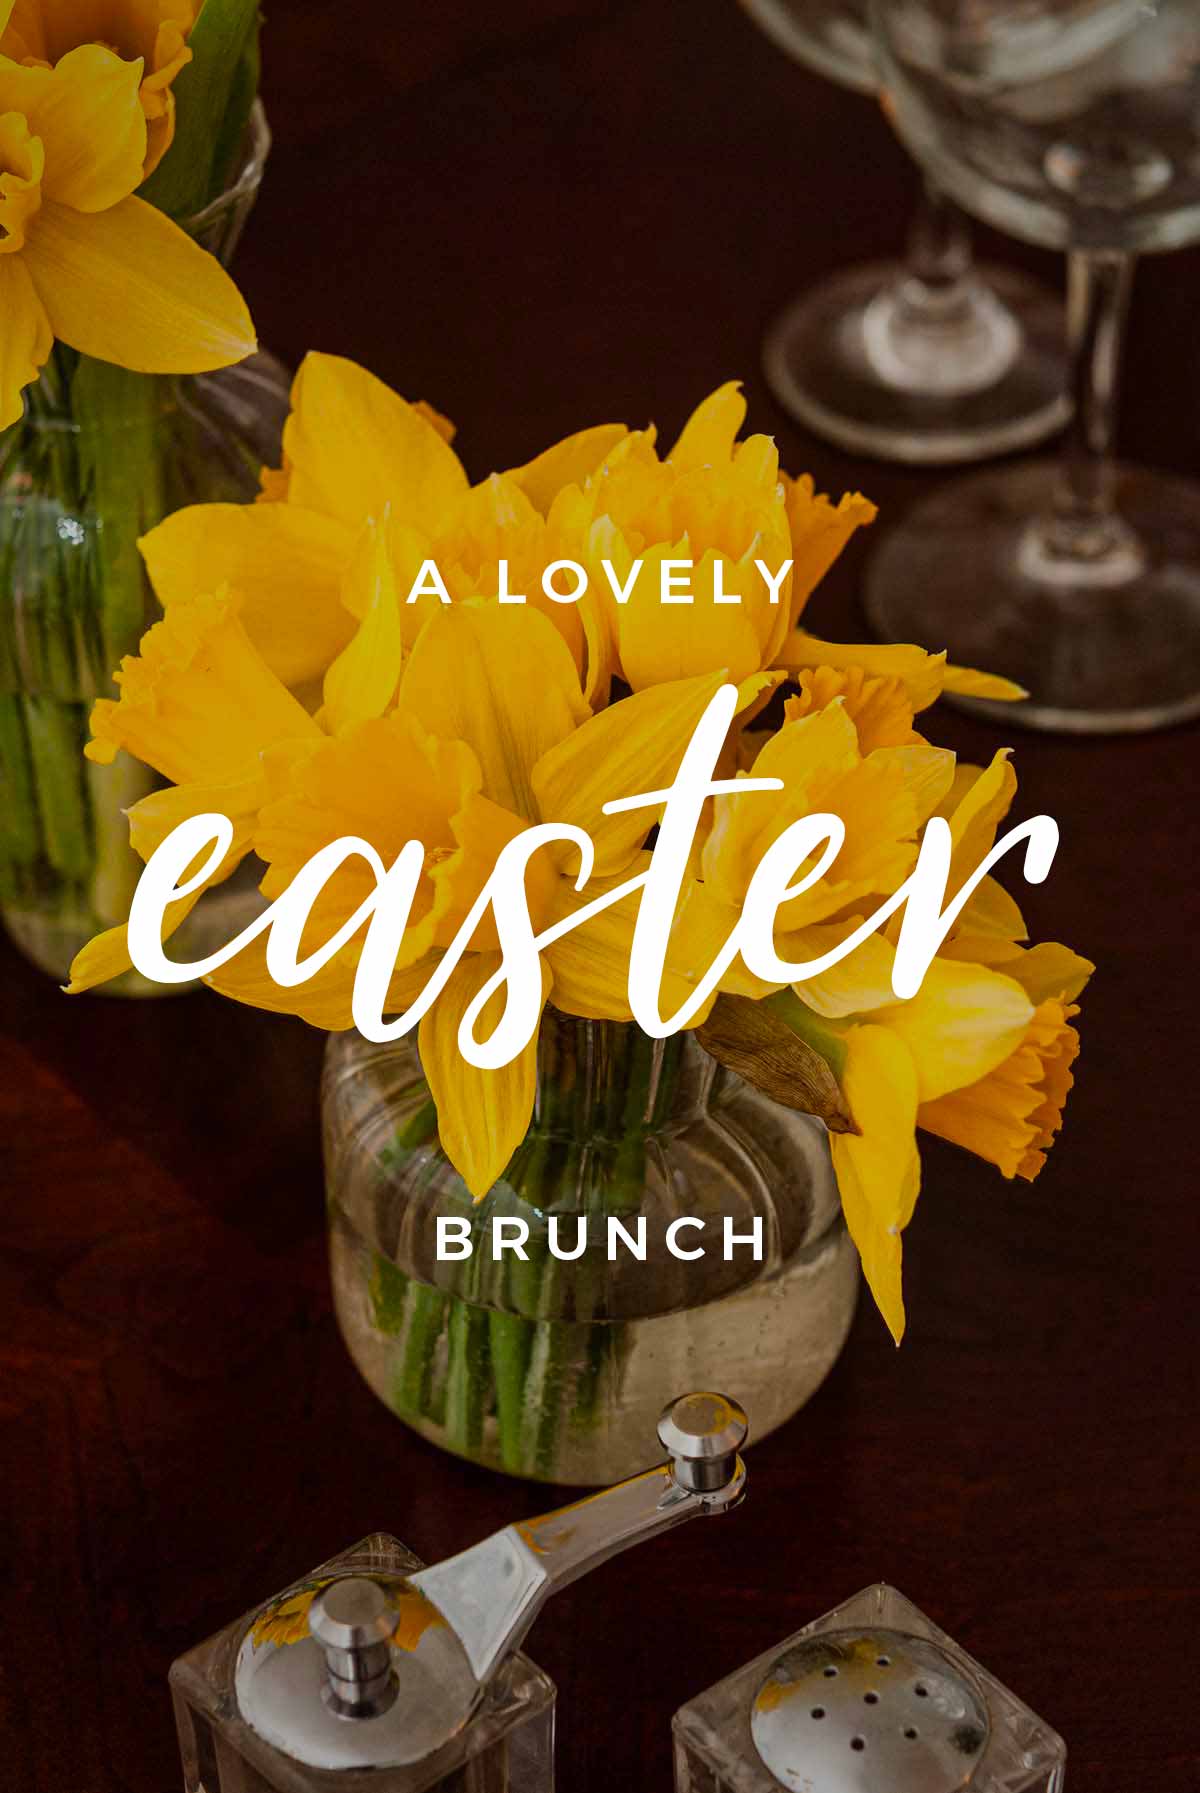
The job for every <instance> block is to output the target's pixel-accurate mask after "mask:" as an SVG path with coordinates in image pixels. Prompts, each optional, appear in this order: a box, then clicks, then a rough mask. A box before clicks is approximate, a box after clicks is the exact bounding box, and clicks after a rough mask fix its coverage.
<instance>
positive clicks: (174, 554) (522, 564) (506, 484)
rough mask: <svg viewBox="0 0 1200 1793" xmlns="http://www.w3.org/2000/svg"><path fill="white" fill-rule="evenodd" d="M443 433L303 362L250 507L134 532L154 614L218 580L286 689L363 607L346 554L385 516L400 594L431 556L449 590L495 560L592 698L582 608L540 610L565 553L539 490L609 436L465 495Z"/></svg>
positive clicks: (569, 481) (340, 637) (392, 402)
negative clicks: (241, 605) (272, 467)
mask: <svg viewBox="0 0 1200 1793" xmlns="http://www.w3.org/2000/svg"><path fill="white" fill-rule="evenodd" d="M453 434H454V431H453V426H452V425H450V424H449V423H448V422H447V420H446V419H445V418H443V417H440V416H439V414H438V413H437V412H435V411H433V410H432V409H431V407H429V406H428V405H424V404H415V405H414V404H409V403H408V402H407V401H406V400H404V399H402V398H401V397H400V396H399V394H398V393H395V392H393V391H392V390H391V388H390V387H388V386H386V385H385V384H384V383H383V381H382V380H378V379H376V378H375V376H374V375H373V374H370V373H368V372H367V371H366V370H365V369H364V368H361V367H358V366H356V365H355V363H354V362H352V361H346V360H344V359H342V358H341V357H340V356H336V355H320V354H310V355H307V356H306V357H305V359H304V362H303V364H302V365H301V368H300V371H299V372H298V374H297V375H296V379H295V382H294V384H293V387H292V403H291V411H290V414H289V417H288V421H287V425H286V428H285V430H284V439H283V465H282V467H281V468H280V469H279V470H278V471H274V472H268V473H267V474H266V475H265V476H264V489H263V494H262V500H261V501H260V502H259V503H258V504H255V505H245V506H239V505H207V504H206V505H193V506H190V507H188V508H186V509H184V510H181V511H177V512H176V513H175V515H174V516H172V517H169V518H168V519H167V520H166V522H164V523H162V524H160V525H159V526H158V528H156V529H153V530H151V532H150V533H149V535H147V536H146V537H145V538H144V540H143V542H142V550H143V553H144V555H145V559H146V565H147V569H148V571H149V574H150V578H151V581H152V583H153V585H154V589H155V591H156V593H157V595H158V598H159V601H160V602H161V603H162V605H163V606H164V608H168V609H169V608H170V606H171V604H173V603H174V602H175V601H176V600H177V599H179V598H185V599H186V598H187V597H188V596H190V595H192V594H194V593H195V591H196V590H197V588H198V587H203V586H205V585H211V584H212V583H213V582H214V581H221V580H226V581H228V582H229V583H230V584H231V585H233V586H235V587H236V588H237V589H238V590H239V591H240V592H242V593H243V594H244V597H245V602H246V609H245V619H246V627H247V629H248V631H249V633H250V636H251V639H252V640H253V641H254V642H255V644H256V645H257V646H258V647H259V649H260V651H261V652H262V654H263V656H264V658H265V659H266V660H267V662H268V664H269V665H271V666H272V667H273V668H274V670H275V671H277V672H278V673H279V676H280V677H281V678H282V679H283V680H284V682H285V683H286V684H288V685H289V686H291V687H293V688H296V687H299V686H302V685H304V684H306V683H309V682H311V681H314V680H318V679H320V678H322V677H323V676H324V673H325V671H326V669H327V668H328V666H329V663H330V661H331V660H332V659H333V658H334V657H335V656H336V655H337V654H338V653H340V652H341V651H342V649H343V648H344V647H345V646H346V644H347V642H348V641H349V639H350V637H351V634H352V633H353V630H354V624H355V618H356V617H357V618H361V616H362V614H363V610H364V607H365V598H364V596H363V592H364V587H363V585H362V584H361V582H360V581H359V580H358V578H357V575H356V572H355V565H356V560H358V559H359V558H360V557H361V556H363V555H364V554H367V553H369V551H370V550H369V548H368V546H367V545H366V544H365V543H364V532H365V531H367V530H368V529H369V527H370V526H371V525H372V524H373V525H375V526H376V527H383V526H384V519H385V516H386V519H387V521H386V539H387V548H388V553H389V556H390V558H391V561H392V568H393V575H392V576H393V578H394V580H395V582H396V584H397V586H398V587H399V588H401V589H402V590H403V592H404V593H405V594H407V592H408V591H409V590H410V589H411V587H412V584H413V581H414V579H415V578H416V576H417V574H418V572H419V569H420V567H421V565H422V563H423V562H424V561H426V560H432V561H433V562H434V563H435V565H436V566H437V567H438V569H439V571H440V572H441V573H442V574H443V575H444V577H445V579H446V582H447V587H448V590H449V591H450V592H451V593H452V595H453V596H454V598H455V599H458V600H461V599H464V598H471V597H476V596H478V597H484V598H487V597H494V596H496V595H497V586H498V581H497V563H498V561H499V559H501V558H507V559H508V560H509V561H510V562H511V563H512V587H513V589H521V590H523V591H525V592H527V593H528V595H529V601H530V605H531V607H534V608H540V609H542V610H544V611H545V613H546V614H548V615H549V616H550V618H551V620H552V621H553V623H554V625H555V627H556V628H557V629H558V630H559V632H560V634H561V635H562V636H563V639H564V641H565V642H566V643H567V646H568V647H569V648H570V650H571V653H572V658H573V659H574V661H575V664H576V669H577V672H578V674H579V677H580V682H581V686H582V687H584V688H586V690H587V692H588V694H589V696H591V695H594V694H595V693H596V691H597V690H598V688H599V686H600V682H601V679H602V677H603V675H604V672H605V669H606V664H607V663H606V660H605V657H604V655H603V653H602V652H601V643H600V640H599V634H598V625H597V623H596V621H595V616H596V610H595V606H594V604H587V605H584V606H582V607H581V609H580V611H579V612H578V613H577V612H576V609H575V607H574V606H567V605H558V604H555V603H553V602H552V601H551V600H550V599H548V598H546V597H545V596H544V595H543V594H542V592H541V585H540V581H541V574H542V572H543V570H544V569H545V567H546V566H548V565H549V564H550V563H551V562H552V561H554V560H556V559H559V558H570V557H571V556H572V551H573V538H571V539H568V538H567V537H566V536H565V535H564V533H563V531H564V529H565V527H566V521H565V518H564V516H563V513H562V512H561V511H560V512H559V513H558V514H557V515H555V516H553V517H552V516H551V512H552V509H553V505H554V500H555V498H556V497H557V495H558V493H559V492H560V491H562V490H563V489H564V488H566V487H574V486H577V484H578V482H580V481H582V480H583V479H584V478H586V476H587V475H588V474H589V473H590V472H591V471H592V469H593V468H594V467H595V466H596V465H597V463H598V462H599V461H600V460H601V459H602V458H603V456H604V454H605V453H606V452H607V451H608V450H609V449H610V448H611V447H612V446H613V444H614V442H615V441H617V440H618V439H619V438H620V437H622V436H623V435H624V434H625V432H624V430H623V429H622V428H621V427H620V426H617V425H613V426H607V425H606V426H602V427H600V428H597V429H591V430H584V431H581V432H580V433H579V434H578V435H575V436H571V437H568V438H567V439H566V440H565V441H563V442H559V443H556V444H555V445H554V446H553V447H552V448H549V449H547V450H546V451H545V453H544V454H541V455H539V456H537V457H536V459H534V460H533V461H531V462H529V463H527V464H526V465H525V466H523V467H517V468H514V469H512V470H511V471H510V472H508V473H504V474H497V475H493V476H492V477H491V478H490V479H487V480H485V481H483V483H482V484H481V485H479V486H477V487H475V488H472V487H471V484H470V481H469V480H468V477H467V474H466V472H465V470H464V468H463V466H462V463H461V462H460V461H459V459H458V456H457V455H456V454H455V452H454V450H453V448H452V447H451V446H450V443H451V439H452V437H453ZM520 581H524V583H523V584H521V583H519V582H520ZM441 608H442V606H441V603H440V601H439V600H438V598H437V597H433V598H430V599H428V600H424V599H421V600H418V601H417V602H415V603H414V604H411V605H410V604H407V603H405V604H404V605H403V606H402V608H401V612H400V618H401V625H402V630H403V638H404V642H405V645H406V646H411V645H412V643H413V641H414V640H415V639H416V636H417V634H418V633H419V632H420V629H421V628H422V627H423V626H424V624H425V623H426V622H428V621H429V619H430V617H431V616H432V615H434V614H435V613H436V612H437V611H438V610H439V609H441ZM589 640H590V641H591V642H592V643H593V646H592V651H591V656H590V660H591V672H590V676H589V673H588V671H587V669H586V667H587V660H588V649H587V643H588V641H589Z"/></svg>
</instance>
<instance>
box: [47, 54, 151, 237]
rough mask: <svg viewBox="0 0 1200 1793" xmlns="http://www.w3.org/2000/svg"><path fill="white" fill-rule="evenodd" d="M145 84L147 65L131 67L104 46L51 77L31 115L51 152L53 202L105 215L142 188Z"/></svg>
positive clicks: (72, 58)
mask: <svg viewBox="0 0 1200 1793" xmlns="http://www.w3.org/2000/svg"><path fill="white" fill-rule="evenodd" d="M141 77H142V65H141V63H140V61H138V62H123V61H122V60H121V58H120V57H119V56H117V55H114V53H113V52H112V51H111V50H108V49H105V48H103V46H102V45H100V44H83V45H81V46H80V47H79V48H78V49H76V50H70V51H68V53H67V54H66V55H65V56H64V57H62V59H61V60H60V61H59V62H58V63H57V64H56V65H55V67H54V68H53V69H52V70H51V71H50V76H49V79H48V80H47V81H46V82H45V84H44V87H43V90H42V93H41V96H40V97H39V99H38V100H37V102H36V104H35V105H34V106H33V107H31V108H30V111H29V113H28V115H27V116H28V118H29V123H30V127H31V128H32V130H33V131H34V132H35V133H36V134H37V136H39V137H40V138H41V139H42V142H43V143H44V144H45V146H46V172H45V175H44V177H43V181H42V188H43V191H44V193H45V195H46V198H47V199H51V200H56V201H57V202H58V203H59V204H60V205H65V206H70V207H72V208H73V209H74V210H75V211H77V212H103V211H107V210H108V209H109V208H110V207H111V206H115V205H116V204H117V202H118V201H119V200H122V199H125V198H126V197H127V196H128V195H129V194H130V193H132V192H133V190H134V188H135V187H137V186H139V185H140V184H141V180H142V173H143V164H144V162H145V159H146V114H145V113H144V112H143V110H142V106H141V102H140V100H139V98H138V87H139V84H140V82H141Z"/></svg>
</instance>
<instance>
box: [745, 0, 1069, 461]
mask: <svg viewBox="0 0 1200 1793" xmlns="http://www.w3.org/2000/svg"><path fill="white" fill-rule="evenodd" d="M742 4H743V6H744V7H745V10H746V11H747V12H748V13H749V15H750V16H751V17H752V18H753V19H754V20H755V21H756V23H757V24H758V25H760V26H761V27H762V29H763V31H764V32H765V33H766V34H767V36H768V37H770V38H771V39H772V41H773V42H775V43H776V44H778V45H779V46H780V48H782V49H784V50H786V51H787V52H788V53H789V54H790V55H792V56H794V57H795V58H796V59H797V60H799V61H801V62H804V63H806V64H808V65H809V66H810V67H812V68H815V69H816V70H817V71H818V72H819V73H821V74H824V75H827V76H829V77H830V78H831V79H832V80H834V81H838V82H840V83H841V84H842V85H843V86H845V87H849V88H852V89H854V90H855V91H857V92H860V93H865V94H874V93H875V92H876V91H877V89H878V77H877V73H876V59H875V52H874V48H873V43H872V37H871V29H870V21H869V17H868V0H742ZM764 357H765V363H766V371H767V376H768V379H769V380H770V382H771V386H772V389H773V390H774V392H775V394H776V396H777V397H778V398H779V399H780V400H781V402H782V403H783V404H784V405H786V406H787V408H788V409H789V410H790V411H791V412H792V413H793V414H794V415H795V416H796V417H798V418H799V419H800V421H801V422H802V423H804V424H806V425H807V426H808V427H809V428H810V429H812V430H814V431H816V433H817V434H819V435H822V436H825V437H827V438H829V439H830V440H831V441H834V442H837V443H839V444H840V445H841V446H843V447H845V448H849V449H851V450H854V451H857V452H860V453H866V454H875V455H881V456H884V457H885V458H887V459H891V460H898V461H907V462H910V463H921V462H926V463H928V462H948V461H969V460H978V459H981V458H983V457H985V456H987V455H992V454H999V453H1001V452H1003V451H1005V450H1008V449H1014V448H1022V447H1030V446H1032V445H1033V444H1034V443H1035V442H1039V441H1041V440H1043V438H1044V437H1046V436H1047V435H1049V434H1051V433H1052V432H1053V431H1054V430H1056V429H1059V428H1061V427H1062V425H1063V424H1064V423H1065V422H1066V421H1067V418H1068V415H1069V409H1070V402H1069V398H1068V397H1067V392H1066V357H1065V349H1064V346H1063V340H1062V307H1061V304H1060V302H1059V301H1058V300H1056V299H1055V298H1053V297H1052V296H1051V295H1049V294H1047V293H1044V292H1043V291H1041V289H1040V288H1038V287H1036V286H1034V285H1032V284H1031V283H1030V282H1029V281H1027V280H1025V279H1024V278H1022V277H1021V276H1019V275H1017V274H1014V273H1011V272H1008V271H1006V270H1002V269H989V270H987V272H986V273H982V272H980V271H979V270H978V269H976V268H974V267H973V265H972V262H971V244H970V237H969V233H968V228H967V225H966V222H965V220H964V219H963V217H962V215H961V214H960V212H959V211H958V209H957V208H956V207H954V206H952V205H950V204H948V203H947V202H946V201H945V200H944V199H943V198H942V196H941V194H940V193H939V192H938V191H937V190H936V189H934V188H928V189H927V190H926V193H925V195H924V198H923V201H922V204H921V207H920V209H919V211H918V214H917V217H916V219H915V220H914V223H913V226H912V230H911V233H910V237H909V247H908V255H907V259H906V261H905V262H904V263H902V264H900V263H896V264H884V265H876V266H871V267H859V268H853V269H851V270H849V271H848V272H847V273H845V274H842V275H839V276H836V277H835V278H834V279H832V280H829V281H827V282H825V283H823V284H822V285H821V286H819V287H817V288H816V289H815V290H813V291H811V292H808V293H805V294H803V295H802V296H801V297H800V298H799V299H797V300H796V302H795V303H794V304H793V305H791V306H789V308H788V309H787V310H786V311H785V312H784V313H783V315H782V316H781V317H780V318H778V319H777V320H776V322H775V324H774V325H773V326H772V328H771V330H770V331H769V333H768V336H767V340H766V343H765V346H764Z"/></svg>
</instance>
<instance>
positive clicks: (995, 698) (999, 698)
mask: <svg viewBox="0 0 1200 1793" xmlns="http://www.w3.org/2000/svg"><path fill="white" fill-rule="evenodd" d="M942 689H943V691H953V692H954V693H955V695H956V696H958V697H986V698H988V699H989V700H990V701H991V702H992V703H1017V702H1019V701H1020V699H1021V698H1023V697H1028V696H1029V693H1028V691H1026V689H1025V687H1024V685H1018V684H1017V683H1016V682H1015V680H1013V679H1003V678H1001V677H1000V675H999V674H998V673H995V672H977V671H976V670H975V668H974V667H973V666H954V665H952V664H950V663H949V662H947V665H946V672H945V682H944V683H943V685H942Z"/></svg>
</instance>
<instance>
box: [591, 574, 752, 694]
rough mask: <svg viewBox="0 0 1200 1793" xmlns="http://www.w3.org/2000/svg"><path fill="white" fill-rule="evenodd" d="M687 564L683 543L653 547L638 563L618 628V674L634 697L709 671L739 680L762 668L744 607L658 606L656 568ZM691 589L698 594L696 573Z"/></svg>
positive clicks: (699, 601) (707, 603) (704, 602)
mask: <svg viewBox="0 0 1200 1793" xmlns="http://www.w3.org/2000/svg"><path fill="white" fill-rule="evenodd" d="M689 558H691V556H690V550H689V548H688V544H687V543H686V541H684V542H677V543H675V544H674V545H673V546H672V545H669V544H659V545H657V546H656V547H654V548H651V549H648V550H647V551H646V552H645V553H644V554H643V555H642V557H641V559H642V568H641V571H640V573H639V574H638V579H637V584H636V586H635V588H634V591H633V594H632V596H631V598H630V600H629V602H628V604H627V605H626V606H625V607H624V609H623V610H622V611H621V612H620V617H619V623H618V629H619V639H620V654H621V670H622V672H623V673H624V675H625V678H626V680H627V681H628V683H629V684H630V685H632V686H633V688H634V690H635V691H641V690H644V689H647V688H649V687H651V686H653V685H661V684H666V683H668V682H669V681H671V680H673V679H688V678H694V677H696V676H698V675H699V674H701V673H704V672H708V671H709V670H710V669H711V668H712V667H714V666H720V667H724V668H725V669H726V671H727V673H728V676H729V677H730V678H731V679H734V680H740V679H744V678H748V677H749V676H750V674H751V673H755V672H757V671H758V670H759V668H760V667H761V665H762V663H763V643H762V642H761V641H760V640H759V637H758V634H757V632H756V630H755V627H754V623H753V621H752V619H751V616H750V614H749V613H748V612H747V609H746V607H745V605H742V604H730V605H720V604H714V603H712V602H711V600H710V599H708V598H703V597H700V596H697V598H696V600H695V602H694V603H692V604H690V605H687V606H681V607H680V608H676V607H675V606H673V605H668V604H663V603H661V602H660V600H659V582H660V578H661V563H662V562H663V561H664V560H687V559H689ZM755 577H757V575H755ZM693 589H694V590H696V591H697V592H702V591H703V590H704V587H703V586H702V585H701V584H700V569H699V568H697V569H696V575H695V585H694V588H693ZM709 589H710V590H711V586H710V587H709Z"/></svg>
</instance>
